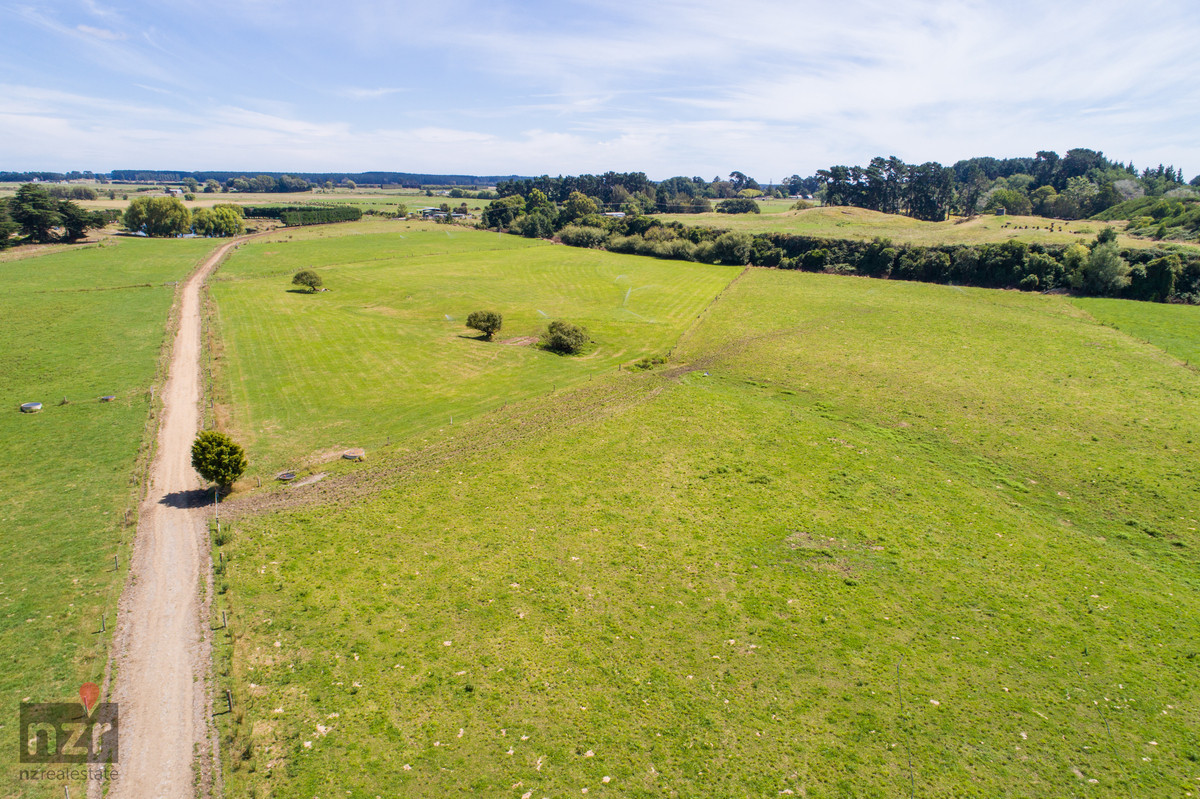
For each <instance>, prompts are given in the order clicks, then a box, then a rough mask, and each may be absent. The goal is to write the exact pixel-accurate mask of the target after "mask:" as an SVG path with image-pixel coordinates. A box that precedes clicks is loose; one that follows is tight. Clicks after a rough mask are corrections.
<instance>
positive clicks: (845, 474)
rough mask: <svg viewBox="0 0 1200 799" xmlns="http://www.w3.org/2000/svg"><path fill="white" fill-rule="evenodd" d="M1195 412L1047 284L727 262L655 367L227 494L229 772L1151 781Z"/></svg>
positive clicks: (1197, 771) (254, 779)
mask: <svg viewBox="0 0 1200 799" xmlns="http://www.w3.org/2000/svg"><path fill="white" fill-rule="evenodd" d="M537 251H538V250H537V249H536V248H533V249H530V250H529V254H530V257H532V256H533V254H534V253H536V252H537ZM552 252H555V253H557V252H559V251H557V250H552ZM264 257H265V255H264ZM487 257H490V256H488V255H482V256H479V258H480V259H481V260H486V258H487ZM480 268H486V267H480ZM331 271H332V272H333V273H334V274H336V272H337V270H331ZM518 274H519V273H518ZM550 274H554V273H550ZM224 289H225V287H224V286H222V287H221V288H220V289H219V290H218V291H219V292H220V291H224ZM300 299H310V298H306V297H305V298H300ZM311 299H318V300H319V299H322V298H319V297H318V298H311ZM1145 307H1146V308H1160V307H1162V306H1145ZM1147 313H1149V311H1148V312H1147ZM1193 335H1195V334H1193ZM467 352H469V351H468V350H465V349H464V350H462V353H463V354H462V355H456V356H455V359H457V360H459V362H461V363H467V360H466V358H467V357H468V356H467V355H466V353H467ZM360 357H363V358H370V357H371V354H370V353H368V352H364V353H361V355H360ZM337 378H338V374H337V372H336V370H331V371H330V373H329V374H328V379H329V380H330V381H331V382H333V381H336V380H337ZM1198 420H1200V381H1198V380H1197V375H1196V373H1195V372H1194V371H1193V370H1190V369H1188V368H1186V367H1183V366H1182V365H1181V364H1180V363H1179V362H1178V360H1177V359H1176V358H1175V357H1172V356H1170V355H1168V354H1165V353H1164V352H1163V351H1161V350H1160V349H1158V348H1156V347H1154V346H1152V345H1150V344H1148V343H1146V342H1144V341H1141V340H1139V339H1136V338H1133V337H1130V336H1128V335H1126V334H1124V333H1123V332H1121V331H1120V330H1116V329H1113V328H1111V327H1107V326H1103V325H1100V324H1097V323H1096V322H1095V321H1094V320H1093V319H1092V318H1091V317H1089V316H1088V315H1087V314H1084V313H1081V312H1080V311H1079V309H1078V308H1076V306H1074V305H1073V304H1071V303H1070V302H1069V301H1067V300H1065V299H1064V298H1060V297H1043V296H1036V295H1035V296H1031V295H1028V294H1019V293H1015V292H998V291H987V290H976V289H967V290H963V289H956V288H952V287H942V286H932V285H923V284H916V283H900V282H883V281H868V280H865V279H861V278H841V277H833V276H825V275H809V274H802V273H785V272H775V271H769V270H751V271H749V272H747V273H746V274H745V275H743V276H742V277H741V278H739V279H738V280H737V281H736V282H735V283H733V284H732V285H731V286H730V287H729V288H728V289H727V290H726V291H725V292H724V293H723V294H722V295H721V298H720V299H719V300H718V301H717V302H716V303H715V304H714V305H712V306H711V307H710V308H709V309H708V310H707V311H706V312H705V313H704V315H703V319H702V321H701V322H700V323H699V324H698V325H696V326H695V327H694V328H693V329H692V330H691V331H690V332H689V333H688V334H687V335H686V336H685V338H684V340H683V341H682V342H681V343H680V345H679V346H678V347H676V350H675V356H674V359H673V361H672V363H670V364H668V365H667V366H666V367H664V368H663V369H661V370H659V371H657V372H654V373H649V374H631V373H622V374H617V373H615V372H614V373H611V374H608V375H605V376H603V377H601V378H598V379H596V380H593V381H590V382H588V383H586V384H583V385H580V386H579V387H577V388H574V389H572V390H570V391H562V390H560V391H558V392H556V393H555V394H553V395H546V394H543V395H542V396H540V397H534V398H531V399H527V400H525V401H523V402H519V403H510V404H509V405H508V406H507V407H506V408H504V409H503V410H499V411H495V412H493V413H489V414H481V415H478V416H476V417H474V418H473V419H471V420H469V421H468V422H467V423H466V424H463V425H457V424H456V426H455V427H454V428H450V427H448V426H444V427H442V428H440V429H438V430H436V431H433V432H430V433H428V434H422V436H421V439H422V440H420V441H414V440H406V441H404V442H402V443H401V444H400V445H398V446H397V447H396V448H395V450H394V451H392V452H390V453H383V454H381V455H380V457H379V458H377V459H376V460H375V461H373V462H371V463H369V464H368V465H364V466H359V467H342V469H341V470H340V471H339V473H338V474H337V475H335V476H334V477H331V478H329V479H328V480H327V481H326V482H325V483H321V484H318V485H317V486H313V487H312V488H311V489H290V490H289V493H283V492H276V493H274V494H272V495H266V496H265V499H267V500H270V499H272V498H274V499H275V500H278V498H279V497H280V496H284V497H285V499H284V500H283V501H284V502H286V503H288V504H290V507H286V508H284V509H282V510H275V511H273V512H270V513H265V514H264V513H262V511H261V509H262V507H264V505H263V504H262V502H263V500H264V496H259V497H251V498H249V499H244V500H242V506H241V509H240V511H238V513H240V517H239V519H238V521H237V522H236V523H235V525H234V530H233V533H232V540H231V541H229V542H228V543H226V544H225V545H224V550H223V551H224V555H225V560H226V563H227V569H226V571H225V572H224V573H223V574H222V575H221V577H220V580H221V581H222V585H221V589H222V590H224V591H225V593H224V595H223V601H224V602H225V603H226V607H227V608H228V610H229V611H230V618H231V637H230V638H228V639H226V641H225V644H224V646H225V652H226V656H227V658H228V659H227V660H224V661H223V662H222V664H221V666H220V668H221V670H222V672H223V673H225V672H227V673H228V675H229V679H230V680H231V682H232V684H233V685H234V686H235V689H234V690H235V695H236V696H237V697H238V708H237V710H236V712H235V714H233V715H232V716H229V717H224V721H223V723H224V724H225V728H224V731H225V734H226V736H227V738H226V742H225V746H224V751H225V752H227V753H229V760H228V762H227V769H226V778H227V784H228V786H229V789H230V793H231V794H241V793H243V792H247V791H257V792H259V795H272V796H298V795H302V796H321V797H331V796H335V795H336V796H351V797H367V798H368V799H369V797H372V796H376V795H389V796H443V795H450V794H467V795H499V796H513V797H521V796H534V797H541V796H580V795H582V794H584V792H585V791H586V795H588V796H621V797H650V796H664V795H665V796H762V797H768V796H769V797H776V796H779V795H781V794H782V795H798V796H809V797H891V796H901V795H908V794H909V793H910V792H912V793H915V795H918V796H927V797H950V796H954V797H969V796H977V797H994V796H1028V797H1043V796H1116V795H1119V796H1126V795H1131V796H1169V795H1184V794H1185V792H1187V791H1194V790H1195V786H1196V781H1197V779H1200V764H1198V763H1200V746H1198V745H1197V742H1196V736H1195V717H1196V713H1197V712H1198V711H1200V672H1198V669H1200V656H1198V655H1197V646H1196V643H1195V642H1196V640H1197V638H1198V636H1200V624H1198V622H1197V618H1198V615H1197V614H1198V613H1200V599H1198V598H1197V597H1198V596H1200V595H1198V594H1197V591H1196V589H1197V587H1200V581H1198V580H1197V578H1196V551H1197V549H1196V548H1197V547H1198V546H1200V536H1198V535H1197V532H1196V528H1197V527H1198V526H1200V523H1198V522H1197V513H1196V506H1197V499H1198V497H1197V484H1198V481H1197V478H1198V477H1200V467H1198V466H1197V463H1198V457H1197V456H1200V421H1198ZM364 486H365V487H366V488H367V489H369V490H370V491H372V492H373V493H370V494H368V495H367V496H365V497H363V496H361V493H362V490H363V488H364ZM306 492H308V493H306ZM268 504H269V503H268Z"/></svg>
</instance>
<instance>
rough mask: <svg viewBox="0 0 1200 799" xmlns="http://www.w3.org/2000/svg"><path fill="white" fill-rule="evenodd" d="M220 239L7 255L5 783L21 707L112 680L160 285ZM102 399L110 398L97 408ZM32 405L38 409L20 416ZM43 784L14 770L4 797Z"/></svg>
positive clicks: (157, 338) (2, 320)
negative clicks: (110, 652)
mask: <svg viewBox="0 0 1200 799" xmlns="http://www.w3.org/2000/svg"><path fill="white" fill-rule="evenodd" d="M212 247H213V243H212V242H210V241H194V240H193V241H145V240H137V239H119V240H113V241H111V242H110V243H108V244H106V245H105V246H103V247H89V248H81V249H78V250H74V251H64V252H57V253H53V254H48V255H44V256H41V257H35V258H28V259H26V260H22V261H13V262H5V263H0V279H2V281H3V284H4V291H3V293H0V340H3V342H4V348H3V351H2V352H0V396H3V397H4V407H3V412H2V413H0V442H2V443H0V485H3V486H4V500H3V502H0V653H3V658H4V669H3V673H2V674H0V703H2V704H3V706H4V707H5V708H6V711H5V712H4V714H3V715H2V716H0V737H3V739H4V740H6V741H9V742H11V743H12V745H11V746H4V747H0V774H3V775H4V777H9V775H10V774H12V772H14V771H15V769H16V768H17V763H16V759H17V754H18V753H17V749H16V741H17V707H18V705H19V703H20V702H22V701H24V700H29V701H34V702H39V701H41V702H71V701H78V700H77V697H78V693H77V691H78V688H79V685H80V683H82V682H84V681H86V680H92V681H95V682H97V683H98V682H100V680H101V678H102V677H103V673H104V666H105V662H106V659H107V647H108V640H109V638H108V636H107V635H101V634H99V632H100V625H101V621H100V619H101V616H102V615H106V616H107V627H106V629H107V630H108V631H109V633H110V634H111V631H112V625H113V622H114V619H115V615H114V613H115V609H116V602H117V598H118V596H119V593H120V589H121V585H122V581H123V579H124V576H125V561H126V557H125V553H126V552H127V548H128V544H129V543H130V541H131V539H132V535H133V527H132V526H131V525H132V524H133V523H135V522H136V519H137V499H138V497H139V493H140V492H139V488H138V485H137V479H138V478H139V477H140V475H141V470H140V469H139V468H137V467H138V465H139V449H140V448H141V447H142V445H143V443H144V442H145V443H148V440H147V438H146V436H147V433H148V432H149V433H152V428H151V429H149V430H148V428H147V420H148V417H149V413H150V409H151V407H152V403H151V396H150V389H151V386H152V385H153V382H154V379H155V375H156V371H157V368H158V362H159V355H160V350H161V346H162V343H163V334H164V329H165V327H166V323H167V312H168V309H169V307H170V305H171V302H172V300H173V298H174V295H175V289H174V286H172V285H164V284H165V283H166V282H167V281H175V280H179V279H181V278H183V277H184V276H186V275H187V274H188V272H190V271H191V269H192V268H193V267H195V266H196V264H197V263H198V262H199V260H200V259H201V258H202V257H203V256H204V254H205V253H207V252H209V251H210V250H211V249H212ZM104 395H114V396H115V397H116V399H115V400H114V401H112V402H107V403H101V402H99V401H98V398H99V397H101V396H104ZM64 399H66V400H67V404H65V405H62V404H60V403H61V402H62V401H63V400H64ZM31 401H40V402H41V403H43V410H42V411H41V413H37V414H23V413H19V412H18V406H19V405H20V404H21V403H23V402H31ZM143 454H144V453H143ZM127 513H128V516H126V514H127ZM127 519H128V522H129V524H127V523H126V520H127ZM117 554H120V556H121V557H120V567H121V568H120V569H119V570H116V571H114V569H113V556H114V555H117ZM45 787H46V786H45V785H38V784H37V783H18V782H17V781H16V779H15V775H13V779H12V781H11V783H10V784H9V787H8V788H7V789H6V790H5V791H0V793H3V794H4V795H5V796H9V795H22V791H23V790H26V789H27V790H28V791H29V792H30V793H31V794H36V795H45V794H44V793H42V791H43V790H44V789H45Z"/></svg>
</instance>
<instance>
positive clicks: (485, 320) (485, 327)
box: [467, 311, 504, 341]
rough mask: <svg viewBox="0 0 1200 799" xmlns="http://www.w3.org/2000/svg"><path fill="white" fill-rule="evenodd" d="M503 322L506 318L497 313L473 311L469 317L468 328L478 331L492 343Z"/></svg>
mask: <svg viewBox="0 0 1200 799" xmlns="http://www.w3.org/2000/svg"><path fill="white" fill-rule="evenodd" d="M503 321H504V318H503V317H502V316H501V315H500V314H499V313H497V312H496V311H471V313H470V314H469V315H468V316H467V327H469V328H471V329H472V330H478V331H479V332H480V333H482V334H483V335H484V336H486V337H487V339H488V341H491V340H492V336H494V335H496V331H497V330H499V329H500V325H501V324H502V323H503Z"/></svg>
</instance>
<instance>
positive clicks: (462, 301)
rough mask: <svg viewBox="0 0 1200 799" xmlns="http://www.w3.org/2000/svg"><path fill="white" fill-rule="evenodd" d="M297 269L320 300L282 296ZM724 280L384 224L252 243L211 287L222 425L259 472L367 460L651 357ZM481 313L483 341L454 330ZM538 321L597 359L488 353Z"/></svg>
mask: <svg viewBox="0 0 1200 799" xmlns="http://www.w3.org/2000/svg"><path fill="white" fill-rule="evenodd" d="M310 265H311V266H313V267H314V268H315V269H316V270H317V271H318V272H319V273H320V274H321V275H322V276H323V279H324V282H325V286H326V287H327V288H329V289H330V291H328V292H322V293H318V294H315V295H308V294H303V293H296V292H292V291H289V290H288V289H289V288H291V286H290V278H291V275H292V274H293V273H294V272H295V271H296V270H297V269H299V268H303V267H307V266H310ZM736 274H737V270H736V269H733V268H730V267H710V266H698V265H695V264H685V263H671V262H665V261H652V260H648V259H641V258H636V257H631V256H620V255H613V254H611V253H603V252H598V251H587V250H578V249H573V248H568V247H558V246H553V245H550V244H547V243H545V242H540V241H530V240H527V239H522V238H518V237H514V236H503V237H501V236H499V235H497V234H494V233H493V234H488V233H480V232H476V231H473V230H464V229H460V228H450V229H447V228H446V227H444V226H438V225H425V226H422V225H420V224H413V225H403V224H401V223H395V222H376V223H363V224H360V225H354V226H340V227H336V228H330V229H326V230H319V231H318V230H313V231H308V232H295V233H293V232H288V233H285V234H281V235H280V236H277V237H275V238H274V239H272V240H266V239H264V240H259V241H255V242H254V243H252V244H247V245H245V246H244V247H243V248H242V249H241V250H240V251H239V252H238V253H237V254H236V255H235V256H234V257H232V258H231V259H230V260H229V262H228V263H227V265H226V266H225V267H223V269H222V272H221V280H220V281H219V282H217V283H216V284H215V288H214V293H215V298H216V300H217V305H218V308H219V311H220V319H221V326H222V330H223V338H224V342H225V346H226V348H227V349H226V355H227V356H228V360H229V383H230V389H229V390H230V392H231V394H230V395H231V397H232V400H233V405H234V408H235V411H234V413H233V417H232V420H231V421H232V426H233V429H235V430H236V431H237V433H238V435H239V436H240V437H241V438H243V439H244V440H245V441H246V442H247V443H248V444H249V445H250V453H251V460H252V462H258V463H261V464H264V467H263V468H265V469H267V470H271V469H275V468H278V467H282V466H286V465H294V464H295V462H296V460H298V459H300V458H302V457H303V456H307V455H310V454H311V453H313V452H316V451H326V450H329V449H331V448H342V449H344V448H346V447H350V446H366V447H368V448H370V449H375V448H377V447H378V446H380V445H382V444H384V443H385V442H386V441H387V439H388V438H389V437H397V438H399V437H402V436H406V435H409V434H411V433H412V432H413V431H417V430H428V429H430V428H433V427H435V426H438V425H443V424H447V423H448V422H449V420H450V417H451V416H454V417H455V418H456V421H461V420H462V419H464V418H465V417H467V416H469V415H472V414H476V413H479V412H481V411H484V410H488V409H492V408H496V407H498V406H500V405H501V404H503V403H504V402H511V401H513V400H514V399H519V398H522V397H527V396H531V395H533V394H538V393H543V392H545V391H549V390H552V389H553V388H554V387H555V386H557V387H559V388H563V387H565V386H568V385H571V384H574V383H577V382H579V381H580V380H583V379H587V378H589V377H591V376H593V375H596V374H597V373H602V372H607V371H616V369H617V366H618V364H622V363H627V362H629V361H632V360H635V359H636V358H638V357H640V356H642V355H645V354H665V353H666V352H667V350H669V349H670V347H671V346H672V345H673V344H674V342H675V341H676V339H678V337H679V335H680V333H681V332H682V331H683V329H684V327H685V326H686V325H687V323H688V322H689V321H690V320H692V319H693V318H694V317H695V316H696V314H697V313H699V311H700V310H701V309H702V308H703V307H704V305H705V304H706V303H708V302H709V301H710V300H711V298H712V297H713V296H715V295H716V294H717V292H718V291H720V289H721V287H722V286H724V285H725V284H726V283H728V282H729V280H730V279H732V278H733V276H734V275H736ZM480 309H493V310H498V311H500V312H501V313H502V314H503V315H504V327H503V329H502V330H501V331H500V333H499V334H497V342H492V343H487V342H483V341H479V340H477V338H476V337H477V336H478V334H477V333H475V332H474V331H471V330H469V329H467V328H466V327H464V322H465V320H466V317H467V315H468V314H469V313H470V312H471V311H474V310H480ZM539 312H541V313H544V314H546V316H545V317H543V316H542V315H541V313H539ZM446 316H449V317H451V318H452V321H447V320H446ZM548 319H566V320H568V321H572V322H576V323H579V324H583V325H585V326H587V328H588V330H589V332H590V333H591V334H592V336H593V337H594V338H595V339H596V340H597V341H598V342H599V346H598V348H596V349H595V350H594V351H593V352H591V353H590V354H589V355H587V356H586V357H583V358H561V357H558V356H556V355H552V354H550V353H546V352H542V351H541V350H538V349H536V348H533V347H527V346H510V345H502V344H500V343H498V342H499V341H501V340H505V339H509V338H513V337H519V336H536V335H537V334H538V333H539V331H540V330H542V329H543V328H544V327H545V325H546V322H547V321H548ZM268 473H269V471H268Z"/></svg>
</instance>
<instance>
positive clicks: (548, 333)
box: [541, 320, 588, 355]
mask: <svg viewBox="0 0 1200 799" xmlns="http://www.w3.org/2000/svg"><path fill="white" fill-rule="evenodd" d="M587 343H588V335H587V328H584V327H581V326H579V325H575V324H571V323H570V322H562V321H559V320H555V321H553V322H551V323H550V324H549V325H548V326H547V327H546V330H545V332H543V333H542V338H541V346H542V349H545V350H549V351H550V352H557V353H558V354H559V355H574V354H576V353H578V352H579V351H580V350H582V349H583V348H584V346H585V345H586V344H587Z"/></svg>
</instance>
